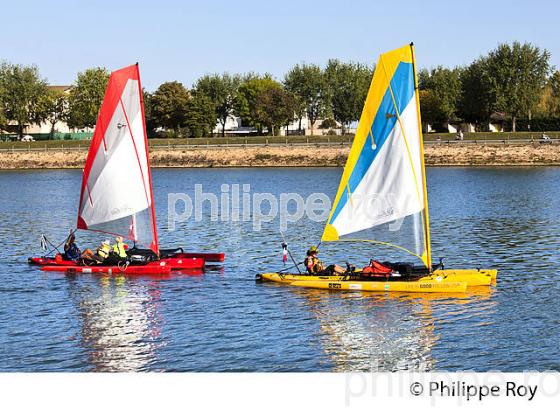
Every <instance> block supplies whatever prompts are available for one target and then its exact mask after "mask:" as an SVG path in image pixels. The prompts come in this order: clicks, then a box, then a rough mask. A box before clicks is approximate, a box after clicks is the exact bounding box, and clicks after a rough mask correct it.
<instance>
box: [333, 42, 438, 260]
mask: <svg viewBox="0 0 560 410" xmlns="http://www.w3.org/2000/svg"><path fill="white" fill-rule="evenodd" d="M415 76H416V71H415V67H414V60H413V56H412V48H411V46H406V47H402V48H399V49H397V50H394V51H391V52H389V53H385V54H382V55H381V56H380V58H379V61H378V64H377V69H376V70H375V73H374V75H373V78H372V82H371V85H370V89H369V91H368V95H367V98H366V102H365V104H364V110H363V112H362V116H361V118H360V122H359V125H358V130H357V132H356V136H355V138H354V143H353V145H352V148H351V149H350V154H349V156H348V161H347V163H346V166H345V169H344V172H343V175H342V178H341V181H340V186H339V189H338V192H337V195H336V197H335V200H334V203H333V207H332V209H331V213H330V215H329V219H328V221H327V224H326V227H325V230H324V232H323V237H322V240H323V241H332V240H339V238H340V237H342V236H346V235H351V234H361V233H362V232H364V231H368V230H371V229H372V228H376V229H377V227H383V226H385V227H386V226H389V227H388V229H387V232H385V233H384V235H385V236H381V237H377V238H374V239H371V238H370V242H373V243H382V244H384V243H387V244H388V243H389V242H390V243H391V244H393V246H394V247H395V248H400V249H405V250H406V251H407V252H409V253H411V254H413V255H415V256H417V257H418V258H420V259H422V260H423V261H424V263H425V264H426V265H429V258H428V257H427V256H426V255H429V246H430V245H429V235H428V233H427V228H428V227H427V218H426V216H427V198H426V190H425V173H424V162H423V150H422V146H421V144H422V134H421V129H420V126H419V124H420V118H419V115H420V111H419V106H418V95H417V94H418V93H417V87H416V77H415ZM403 221H405V222H406V223H405V224H404V225H403V224H402V222H403ZM401 226H406V227H407V229H406V232H405V230H403V231H402V232H400V233H399V232H395V231H399V230H400V227H401ZM405 236H407V237H408V238H406V239H407V241H405V242H408V243H407V244H406V245H403V244H401V243H398V242H397V241H400V240H401V239H404V237H405ZM385 238H389V239H385ZM356 239H359V240H367V239H365V238H364V237H363V236H361V235H358V238H356Z"/></svg>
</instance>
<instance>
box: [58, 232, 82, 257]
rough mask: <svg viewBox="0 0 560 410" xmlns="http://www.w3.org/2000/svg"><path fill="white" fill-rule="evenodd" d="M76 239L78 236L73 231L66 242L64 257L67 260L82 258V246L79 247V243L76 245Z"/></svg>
mask: <svg viewBox="0 0 560 410" xmlns="http://www.w3.org/2000/svg"><path fill="white" fill-rule="evenodd" d="M75 241H76V237H75V236H74V234H73V233H71V234H70V236H69V237H68V240H67V241H66V243H65V244H64V254H63V255H62V258H63V259H65V260H67V261H76V260H78V259H80V256H81V251H80V248H78V245H76V242H75Z"/></svg>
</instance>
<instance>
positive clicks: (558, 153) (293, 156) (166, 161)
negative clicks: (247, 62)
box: [0, 143, 560, 169]
mask: <svg viewBox="0 0 560 410" xmlns="http://www.w3.org/2000/svg"><path fill="white" fill-rule="evenodd" d="M348 152H349V147H348V146H340V145H338V146H323V147H320V148H314V147H306V146H291V147H290V146H288V147H286V146H269V147H239V146H238V147H235V146H231V147H229V148H227V152H226V151H225V150H224V149H211V148H209V149H204V148H199V149H196V150H194V149H188V148H184V149H158V150H152V151H151V152H150V160H151V163H152V165H153V166H154V167H190V168H203V167H206V168H211V167H312V166H320V167H341V166H343V165H344V164H345V162H346V158H347V156H348ZM86 154H87V152H86V151H61V150H59V151H14V152H12V151H7V152H0V169H46V168H82V167H83V166H84V163H85V158H86ZM425 154H426V164H427V165H431V166H543V165H544V166H551V165H554V166H557V165H560V144H553V145H549V144H539V143H534V144H525V145H521V146H514V145H503V144H485V145H475V144H460V145H447V144H441V145H439V144H433V145H426V148H425Z"/></svg>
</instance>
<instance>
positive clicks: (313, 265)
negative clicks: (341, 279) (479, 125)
mask: <svg viewBox="0 0 560 410" xmlns="http://www.w3.org/2000/svg"><path fill="white" fill-rule="evenodd" d="M318 253H319V249H317V247H316V246H312V247H311V248H309V250H308V251H307V256H306V258H305V261H304V262H303V264H304V265H305V269H306V270H307V273H308V274H310V275H321V274H322V275H333V274H335V273H337V274H344V272H345V270H344V268H343V267H342V266H338V265H329V266H327V267H326V268H325V266H324V265H323V262H322V261H321V259H319V258H318V257H317V254H318Z"/></svg>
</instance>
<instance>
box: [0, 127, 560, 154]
mask: <svg viewBox="0 0 560 410" xmlns="http://www.w3.org/2000/svg"><path fill="white" fill-rule="evenodd" d="M541 135H542V133H538V132H516V133H510V132H499V133H498V132H476V133H465V134H464V139H465V140H466V141H480V142H494V141H495V142H507V141H515V140H531V139H534V140H538V139H539V138H540V137H541ZM547 135H548V136H549V137H550V138H560V131H554V132H547ZM353 138H354V135H343V136H341V135H321V136H289V137H267V136H252V137H225V138H222V137H213V138H172V139H165V138H153V139H150V140H149V144H150V146H151V147H153V148H156V149H165V148H166V147H167V148H169V149H172V148H173V147H180V148H184V147H188V146H212V145H228V146H229V145H232V146H236V145H238V146H239V145H290V144H343V145H345V144H350V143H351V142H352V140H353ZM424 140H425V141H426V142H437V141H441V142H447V141H455V134H449V133H446V134H426V135H424ZM89 144H90V141H89V140H68V141H64V140H50V141H35V142H20V141H17V142H0V151H3V150H11V149H13V150H21V149H31V150H32V149H44V150H49V149H84V150H85V149H88V147H89Z"/></svg>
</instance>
